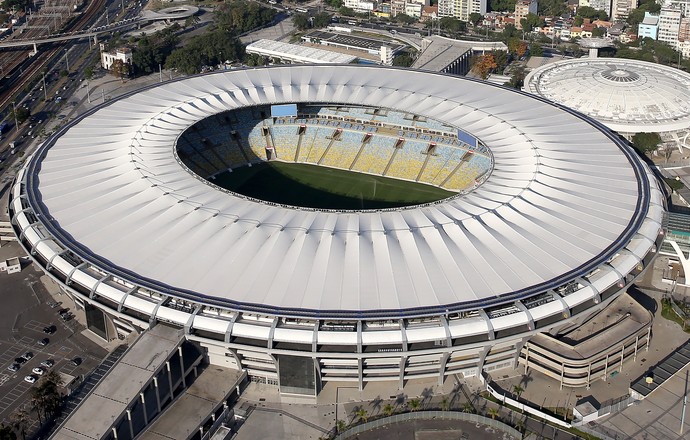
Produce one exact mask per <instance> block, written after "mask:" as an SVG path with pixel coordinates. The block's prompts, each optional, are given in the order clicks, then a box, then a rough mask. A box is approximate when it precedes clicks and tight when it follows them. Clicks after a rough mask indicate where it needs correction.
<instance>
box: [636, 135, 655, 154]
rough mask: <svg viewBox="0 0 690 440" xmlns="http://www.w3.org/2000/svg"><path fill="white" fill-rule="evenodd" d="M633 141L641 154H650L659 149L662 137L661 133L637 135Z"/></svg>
mask: <svg viewBox="0 0 690 440" xmlns="http://www.w3.org/2000/svg"><path fill="white" fill-rule="evenodd" d="M631 141H632V144H633V146H634V147H635V148H636V149H637V150H638V151H639V152H641V153H642V154H649V153H652V152H654V151H656V149H657V148H659V144H661V136H659V133H635V134H634V135H633V137H632V139H631Z"/></svg>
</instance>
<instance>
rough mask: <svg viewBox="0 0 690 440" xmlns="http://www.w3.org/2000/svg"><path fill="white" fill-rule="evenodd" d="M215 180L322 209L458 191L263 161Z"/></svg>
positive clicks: (405, 202) (404, 202)
mask: <svg viewBox="0 0 690 440" xmlns="http://www.w3.org/2000/svg"><path fill="white" fill-rule="evenodd" d="M213 183H215V184H216V185H218V186H220V187H222V188H225V189H229V190H230V191H233V192H236V193H239V194H244V195H246V196H249V197H253V198H256V199H260V200H264V201H268V202H274V203H281V204H285V205H292V206H301V207H306V208H318V209H383V208H393V207H401V206H410V205H418V204H420V203H427V202H433V201H436V200H441V199H444V198H446V197H450V196H452V195H454V194H455V193H454V192H450V191H446V190H443V189H441V188H437V187H435V186H431V185H426V184H422V183H414V182H408V181H406V180H398V179H391V178H387V177H381V176H372V175H369V174H362V173H356V172H350V171H344V170H338V169H333V168H326V167H319V166H316V165H307V164H297V163H285V162H264V163H260V164H257V165H254V166H252V167H242V168H236V169H234V170H233V171H232V172H224V173H222V174H219V175H218V176H216V178H215V180H213Z"/></svg>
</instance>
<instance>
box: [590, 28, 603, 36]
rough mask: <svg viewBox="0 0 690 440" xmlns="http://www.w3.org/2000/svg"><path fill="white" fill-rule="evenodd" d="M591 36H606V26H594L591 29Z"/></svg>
mask: <svg viewBox="0 0 690 440" xmlns="http://www.w3.org/2000/svg"><path fill="white" fill-rule="evenodd" d="M592 36H593V37H603V36H606V28H605V27H594V28H593V29H592Z"/></svg>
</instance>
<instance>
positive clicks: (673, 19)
mask: <svg viewBox="0 0 690 440" xmlns="http://www.w3.org/2000/svg"><path fill="white" fill-rule="evenodd" d="M681 16H682V14H681V10H680V8H678V7H675V6H664V7H662V8H661V11H660V12H659V30H658V33H657V40H658V41H662V42H664V43H666V44H668V45H669V46H671V47H674V48H675V47H676V46H677V44H678V33H679V32H680V19H681Z"/></svg>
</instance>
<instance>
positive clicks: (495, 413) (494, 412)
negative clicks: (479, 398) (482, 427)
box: [487, 408, 498, 420]
mask: <svg viewBox="0 0 690 440" xmlns="http://www.w3.org/2000/svg"><path fill="white" fill-rule="evenodd" d="M487 414H489V416H490V417H491V418H492V419H494V420H496V416H498V409H497V408H489V411H487Z"/></svg>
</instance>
